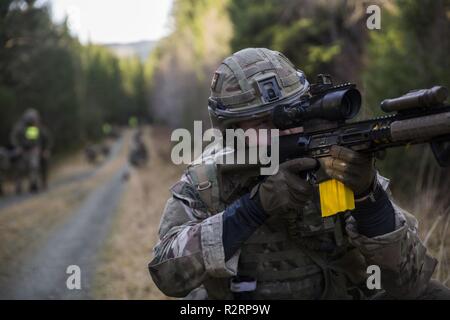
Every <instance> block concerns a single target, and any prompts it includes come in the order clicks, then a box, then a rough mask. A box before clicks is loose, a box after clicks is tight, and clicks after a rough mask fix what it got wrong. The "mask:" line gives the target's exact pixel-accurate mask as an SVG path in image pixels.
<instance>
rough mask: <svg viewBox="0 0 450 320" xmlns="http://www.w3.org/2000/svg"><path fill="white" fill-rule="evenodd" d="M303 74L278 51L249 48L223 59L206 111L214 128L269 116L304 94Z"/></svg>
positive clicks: (307, 87)
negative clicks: (277, 108)
mask: <svg viewBox="0 0 450 320" xmlns="http://www.w3.org/2000/svg"><path fill="white" fill-rule="evenodd" d="M308 89H309V83H308V81H307V80H306V78H305V75H304V74H303V72H302V71H300V70H297V69H296V68H295V67H294V65H293V64H292V63H291V62H290V61H289V60H288V59H287V58H286V57H285V56H284V55H283V54H282V53H280V52H277V51H272V50H269V49H265V48H248V49H244V50H241V51H238V52H236V53H234V54H233V55H231V56H230V57H228V58H226V59H225V60H224V61H223V62H222V64H221V65H220V66H219V68H218V69H217V70H216V72H215V73H214V76H213V79H212V82H211V95H210V97H209V100H208V111H209V115H210V118H211V123H212V126H213V127H214V128H217V129H220V130H222V131H223V130H225V129H227V128H230V127H232V126H233V124H235V123H237V122H240V121H243V120H250V119H255V118H260V117H264V116H267V115H268V114H270V112H271V111H272V109H273V108H274V107H275V106H276V105H279V104H283V103H288V102H290V101H292V100H294V99H297V98H299V97H300V96H302V95H304V94H305V93H307V91H308Z"/></svg>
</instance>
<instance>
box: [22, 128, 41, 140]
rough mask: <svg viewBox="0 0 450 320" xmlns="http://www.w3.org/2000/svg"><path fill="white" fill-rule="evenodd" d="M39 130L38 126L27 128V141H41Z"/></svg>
mask: <svg viewBox="0 0 450 320" xmlns="http://www.w3.org/2000/svg"><path fill="white" fill-rule="evenodd" d="M39 133H40V132H39V128H38V127H36V126H29V127H27V128H26V130H25V138H27V140H33V141H35V140H37V139H39Z"/></svg>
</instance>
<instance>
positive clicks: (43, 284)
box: [7, 166, 128, 299]
mask: <svg viewBox="0 0 450 320" xmlns="http://www.w3.org/2000/svg"><path fill="white" fill-rule="evenodd" d="M126 170H128V169H127V166H124V167H123V168H122V169H120V170H119V171H118V172H117V173H116V174H115V175H114V176H113V177H112V179H111V180H109V181H107V183H105V184H104V185H102V186H100V187H99V188H97V189H96V190H95V191H94V192H93V193H92V194H91V195H90V196H89V197H88V198H87V199H86V201H85V202H84V203H83V205H82V206H81V208H80V209H79V210H78V211H77V212H75V213H74V214H73V215H72V216H71V217H70V219H69V220H68V221H67V222H66V223H65V224H64V225H62V226H61V227H60V228H59V229H58V230H57V231H56V232H54V233H53V234H51V235H50V237H49V238H48V240H47V241H46V243H45V244H43V245H42V246H41V247H40V248H39V249H38V250H37V251H36V252H35V254H34V255H33V256H32V257H30V259H29V260H28V261H27V262H26V263H24V264H23V265H22V267H21V268H20V269H19V270H17V272H16V275H15V277H13V278H12V279H10V281H11V284H10V285H11V287H10V288H9V290H7V291H8V298H12V299H85V298H92V295H91V283H92V274H93V270H94V267H95V262H96V257H97V253H98V251H99V249H100V248H101V245H102V243H103V241H104V239H105V237H106V235H107V233H108V231H109V226H110V223H111V221H112V218H113V216H114V214H115V213H116V212H117V211H116V206H117V203H118V202H119V199H120V195H121V194H122V191H123V187H124V184H125V183H126V182H125V181H124V180H123V175H124V173H125V172H126ZM70 265H76V266H78V267H79V268H80V270H81V290H69V289H68V288H67V286H66V280H67V278H68V274H66V269H67V267H68V266H70Z"/></svg>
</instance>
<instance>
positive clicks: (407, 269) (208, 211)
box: [149, 49, 448, 299]
mask: <svg viewBox="0 0 450 320" xmlns="http://www.w3.org/2000/svg"><path fill="white" fill-rule="evenodd" d="M307 87H308V83H307V81H306V79H305V78H304V76H303V74H302V73H301V72H300V70H295V68H294V67H293V65H292V64H291V63H290V62H289V61H288V60H287V59H286V58H285V57H284V56H283V55H281V54H280V53H277V52H274V51H270V50H267V49H245V50H242V51H240V52H238V53H236V54H234V55H233V56H231V57H229V58H227V59H225V60H224V62H223V63H222V65H221V66H220V67H219V69H218V71H217V72H216V74H215V75H214V77H213V82H212V85H211V89H212V94H211V97H210V116H211V121H212V124H213V126H214V127H215V128H218V129H220V130H223V129H225V128H228V127H230V126H232V125H233V121H234V118H239V119H240V120H241V121H242V119H245V117H248V118H250V119H254V118H255V117H256V116H261V117H263V116H267V114H269V113H270V111H271V110H272V108H273V105H274V102H273V101H275V102H277V103H279V102H280V101H281V102H283V101H288V100H289V99H297V98H298V97H299V96H300V95H303V94H305V92H306V90H307ZM280 97H281V98H280ZM211 98H213V101H211ZM213 109H214V110H213ZM224 119H225V120H224ZM218 157H222V154H221V152H210V151H205V153H204V155H203V157H202V158H201V159H200V160H198V161H195V162H194V163H192V164H191V165H190V166H188V168H187V170H186V172H185V174H184V175H183V176H182V178H181V180H180V181H179V182H177V183H176V184H175V185H173V186H172V188H171V193H172V197H171V198H170V199H169V200H168V201H167V204H166V207H165V209H164V214H163V217H162V219H161V223H160V227H159V238H160V240H159V242H158V244H157V245H156V247H155V248H154V258H153V260H152V261H151V262H150V263H149V270H150V274H151V276H152V278H153V280H154V282H155V283H156V285H157V286H158V287H159V288H160V290H161V291H162V292H164V293H165V294H167V295H169V296H174V297H184V296H186V295H188V294H189V293H190V292H192V291H193V290H194V289H198V288H204V289H206V291H207V293H208V298H210V299H233V298H238V296H237V295H236V294H234V293H233V292H232V290H231V287H230V281H233V280H235V279H236V276H238V277H239V278H240V279H255V280H256V288H253V289H252V290H253V291H252V292H251V293H250V295H249V296H247V298H251V299H364V298H367V297H370V296H373V295H374V294H375V293H377V292H374V291H369V290H368V289H367V286H366V280H367V277H368V274H367V266H368V265H378V266H379V267H380V269H381V282H382V287H383V289H384V290H385V292H386V294H384V295H381V293H380V297H389V298H418V297H420V296H422V295H423V294H426V293H429V292H431V291H433V292H435V291H436V290H431V289H430V288H429V283H430V282H429V280H430V278H431V275H432V274H433V271H434V268H435V266H436V260H435V259H433V258H432V257H430V256H429V255H428V254H427V253H426V248H425V247H424V245H423V244H422V243H421V241H420V239H419V237H418V231H417V221H416V219H415V218H414V217H413V216H412V215H411V214H409V213H408V212H406V211H405V210H403V209H401V208H400V207H398V206H397V205H395V204H394V203H392V204H393V208H394V211H395V213H394V215H395V230H394V231H392V232H390V233H387V234H382V235H379V236H375V237H372V238H368V237H366V236H364V235H362V234H360V233H358V229H357V225H356V221H355V219H354V218H353V217H352V216H351V215H350V214H348V213H347V214H340V215H335V216H331V217H326V218H322V217H321V213H320V209H319V208H320V207H319V206H318V203H317V200H316V199H317V194H316V195H315V196H313V197H312V199H311V200H310V201H308V202H307V203H306V205H305V206H304V208H302V209H298V210H295V211H292V212H290V213H289V214H288V215H273V216H270V217H269V218H268V219H267V220H265V222H264V223H263V224H262V225H261V226H260V227H259V228H258V229H257V230H256V231H254V232H253V234H252V235H251V236H250V237H249V238H248V239H247V240H246V241H245V242H244V243H243V244H242V245H241V247H240V249H239V250H238V251H237V252H235V253H234V255H233V256H232V257H231V258H229V259H227V261H225V250H224V244H223V237H222V233H223V215H224V212H225V209H226V208H227V207H228V206H230V204H232V203H233V201H235V200H237V199H239V198H240V197H242V196H243V195H245V194H248V193H250V192H251V190H252V189H253V187H254V186H255V185H256V184H258V183H259V178H258V175H257V174H255V173H254V172H252V169H249V170H248V174H242V173H240V174H232V173H230V172H226V171H224V170H222V165H220V164H218V162H217V159H218ZM377 181H378V184H379V186H381V187H382V188H383V189H384V190H386V192H387V193H388V194H389V189H388V185H389V181H388V180H387V179H386V178H384V177H382V176H380V175H379V174H377ZM253 190H254V189H253ZM316 193H317V190H316ZM389 200H390V201H391V202H392V200H391V199H390V198H389ZM196 291H198V290H196ZM233 291H236V290H235V289H233ZM444 291H445V290H444ZM447 292H448V291H447Z"/></svg>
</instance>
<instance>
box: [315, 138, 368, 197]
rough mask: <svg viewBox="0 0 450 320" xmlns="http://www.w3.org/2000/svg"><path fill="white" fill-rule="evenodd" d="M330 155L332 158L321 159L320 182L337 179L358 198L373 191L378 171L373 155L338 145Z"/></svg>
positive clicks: (333, 147) (318, 173)
mask: <svg viewBox="0 0 450 320" xmlns="http://www.w3.org/2000/svg"><path fill="white" fill-rule="evenodd" d="M330 153H331V156H330V157H325V158H321V159H319V162H320V169H319V170H318V171H317V173H316V176H317V180H318V182H321V181H324V180H328V179H331V178H333V179H337V180H339V181H341V182H342V183H343V184H345V185H346V186H347V187H349V188H350V189H351V190H352V191H353V192H354V193H355V196H356V197H358V196H361V195H363V194H365V193H368V192H369V191H370V190H371V189H372V187H373V183H374V179H375V174H376V171H375V167H374V161H373V157H372V156H371V155H368V154H363V153H360V152H356V151H353V150H351V149H348V148H344V147H341V146H337V145H334V146H332V147H331V152H330Z"/></svg>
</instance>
